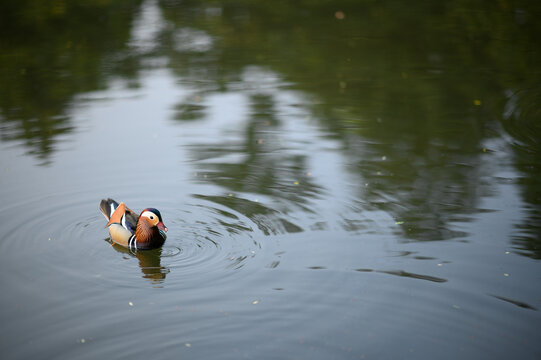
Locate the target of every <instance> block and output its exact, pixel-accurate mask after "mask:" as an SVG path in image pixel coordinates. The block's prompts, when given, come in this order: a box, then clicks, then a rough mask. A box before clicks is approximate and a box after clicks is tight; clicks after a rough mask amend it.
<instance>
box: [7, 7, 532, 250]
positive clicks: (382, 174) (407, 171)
mask: <svg viewBox="0 0 541 360" xmlns="http://www.w3.org/2000/svg"><path fill="white" fill-rule="evenodd" d="M149 9H150V10H149ZM540 10H541V9H540V5H539V3H538V2H535V1H520V2H518V3H516V2H509V1H501V2H498V3H497V4H494V3H492V2H488V1H487V2H481V3H479V2H476V3H474V4H473V3H471V2H470V1H459V2H453V3H448V2H440V3H418V4H409V3H408V4H402V3H401V2H395V1H391V2H385V3H380V2H368V1H367V2H365V1H362V2H358V1H353V0H351V1H341V2H340V3H336V2H330V1H313V2H295V3H291V2H279V3H276V2H264V1H259V2H253V1H250V2H248V1H241V0H239V1H233V2H231V1H228V2H224V3H220V2H216V1H184V2H182V3H181V2H176V1H165V0H164V1H157V2H152V1H149V2H141V1H135V0H133V1H129V0H126V1H122V2H118V1H101V0H100V1H86V2H84V4H74V3H72V2H63V1H55V2H40V1H31V0H28V1H18V2H6V3H3V4H2V5H0V29H1V31H0V47H1V48H2V56H0V80H1V81H0V95H1V96H0V121H1V129H0V131H1V136H2V139H3V140H4V141H15V142H17V143H18V144H21V145H22V146H24V147H25V148H26V149H27V150H28V152H29V153H31V154H33V155H34V156H36V157H37V158H38V159H39V161H40V162H41V163H43V164H47V163H50V161H52V160H51V154H52V153H53V152H54V151H55V148H56V145H55V144H56V142H57V141H59V140H60V139H61V138H62V137H64V136H66V135H69V134H70V133H71V132H73V131H74V130H75V126H76V125H74V123H73V122H72V121H71V119H70V107H71V106H73V103H74V100H75V99H76V97H77V96H78V95H80V94H82V93H85V92H90V91H95V90H99V89H104V88H107V87H108V86H109V84H110V82H111V81H112V80H113V79H117V78H123V79H126V80H128V81H129V83H130V84H132V85H133V86H137V80H138V78H139V76H140V72H141V71H142V70H145V69H148V68H149V67H150V68H152V67H153V66H167V67H168V68H169V69H171V70H172V72H173V73H174V74H175V76H177V77H178V81H179V82H180V83H181V84H183V85H185V86H187V87H189V88H190V89H192V91H193V94H195V95H193V96H189V97H186V98H183V99H181V100H180V101H179V103H178V105H177V106H176V115H175V118H176V119H177V120H178V121H179V122H186V121H192V122H196V121H200V120H204V119H205V118H206V116H208V104H207V103H206V102H205V101H204V99H205V98H207V97H209V96H211V95H216V94H218V95H219V94H225V93H239V94H242V96H244V97H245V98H246V100H247V103H248V111H247V114H248V119H247V121H246V122H245V123H244V124H245V125H244V126H245V128H244V129H243V131H242V134H243V139H242V140H241V141H237V142H232V143H213V142H204V143H201V144H196V145H194V147H193V152H192V154H193V155H192V156H193V158H194V160H195V161H196V165H195V166H196V167H198V171H199V172H201V173H206V174H207V175H208V176H207V177H206V181H210V182H212V183H214V184H215V185H217V186H219V187H221V188H223V189H224V192H225V193H228V192H245V193H253V194H260V195H262V196H267V197H268V198H271V199H273V201H274V203H275V204H276V205H277V206H278V205H281V206H282V207H283V209H284V211H286V212H287V211H289V210H290V209H291V206H295V207H296V208H297V209H301V210H302V211H306V212H309V211H310V208H311V206H310V205H311V204H310V202H311V199H312V198H314V197H315V198H317V197H318V196H322V194H323V192H324V189H323V187H321V186H320V185H319V184H318V183H317V182H316V181H315V180H314V179H313V178H311V177H310V176H309V175H308V174H309V173H310V168H309V165H308V164H309V162H310V159H309V155H310V154H308V153H306V152H305V153H302V151H288V150H287V149H284V147H283V146H282V145H281V144H280V140H279V136H278V135H277V134H280V133H281V132H283V131H284V129H285V127H284V126H285V124H284V121H285V119H286V117H284V116H283V114H280V113H278V111H277V101H278V100H277V94H280V93H281V92H282V91H284V90H288V91H297V92H300V93H303V94H307V96H309V99H310V100H309V101H306V102H303V103H300V104H299V106H301V107H303V109H304V110H305V111H308V112H309V113H310V114H311V115H310V117H311V119H313V120H312V121H313V122H316V123H317V126H318V127H319V128H320V129H321V133H322V134H326V136H327V137H329V138H332V139H333V140H335V141H338V142H339V143H340V144H341V146H340V151H341V152H342V153H343V154H344V156H345V158H346V159H347V160H346V161H347V164H346V168H347V170H348V172H349V173H350V174H351V175H352V176H353V177H354V178H356V182H357V183H358V187H357V188H356V190H355V191H356V194H353V195H352V196H353V197H355V198H357V199H359V201H360V203H361V205H360V206H359V209H358V211H362V210H365V209H381V210H384V211H386V212H388V213H390V214H391V215H392V217H393V218H395V219H396V220H397V222H404V223H407V227H404V232H405V236H406V237H407V238H409V239H411V240H415V241H418V240H423V241H425V240H443V239H451V238H456V237H461V236H464V235H465V234H464V233H463V232H462V231H461V230H460V229H457V228H455V227H453V225H452V224H453V222H457V221H459V222H464V221H466V222H467V221H468V219H469V218H470V217H471V216H472V215H473V214H475V213H478V212H480V211H485V210H486V209H481V208H480V199H481V198H482V197H484V196H487V195H492V193H493V191H494V188H493V186H492V184H491V183H490V180H491V179H494V178H497V177H498V176H499V175H498V168H497V166H495V165H498V161H497V159H496V160H494V154H495V153H497V152H499V151H507V150H508V149H509V148H510V149H512V152H513V159H514V163H513V166H514V168H515V169H516V170H517V172H518V174H519V175H518V176H519V179H518V184H519V186H520V189H521V192H522V197H523V199H524V201H525V203H526V204H528V208H527V209H525V217H524V218H523V221H522V223H520V224H518V225H517V232H516V235H515V237H514V239H513V242H514V245H515V246H516V248H517V250H518V251H520V252H521V253H522V254H524V255H526V256H532V257H535V258H541V227H540V226H539V224H540V223H541V221H540V220H541V193H540V190H539V189H541V183H540V180H539V179H540V178H541V177H540V176H539V175H540V172H541V171H540V170H541V169H540V165H539V164H541V159H540V153H541V152H540V149H539V144H540V141H539V140H540V139H541V136H540V135H541V131H540V125H539V116H540V110H539V109H540V108H539V105H538V104H537V99H538V98H539V96H538V95H539V94H540V88H539V84H540V83H541V82H540V81H539V80H540V79H539V74H540V71H539V64H541V61H540V60H541V59H539V58H540V56H539V55H540V51H539V46H538V34H539V33H541V31H540V30H541V29H540V27H541V25H540V24H539V22H537V21H535V18H536V16H535V15H536V14H539V12H540ZM337 11H339V13H338V12H337ZM149 14H150V15H149ZM337 14H339V15H337ZM144 16H157V17H158V18H157V19H154V21H155V22H156V21H158V22H161V25H160V26H156V27H155V28H154V29H151V30H148V31H153V32H154V34H153V35H152V36H154V37H153V38H151V39H150V40H149V39H147V41H146V42H137V41H134V39H133V36H134V30H133V29H134V27H136V26H138V25H137V21H140V19H141V17H144ZM163 24H165V25H163ZM142 36H143V37H144V36H146V35H145V33H143V35H142ZM145 44H147V45H148V44H150V45H151V46H145ZM153 59H166V61H159V62H157V63H156V62H153V61H152V60H153ZM155 64H159V65H155ZM253 68H256V69H268V70H269V72H270V73H274V74H279V76H280V78H281V80H280V81H278V82H275V83H271V84H267V85H268V87H269V88H268V89H271V90H272V91H267V90H268V89H264V87H265V86H266V85H265V84H261V83H257V84H254V83H253V82H250V79H249V78H247V77H246V74H247V69H253ZM262 89H263V90H262ZM509 135H510V136H511V137H512V140H508V136H509ZM235 154H237V155H239V156H237V157H235V156H234V155H235ZM226 155H233V156H231V159H232V160H227V159H229V158H227V156H226ZM218 158H219V159H218ZM201 159H206V160H207V161H205V162H202V161H199V160H201ZM208 159H211V161H208ZM224 159H225V160H224ZM490 159H491V160H490ZM489 160H490V161H489ZM296 182H298V184H296ZM366 184H369V186H366ZM215 201H217V202H220V203H225V204H228V203H229V202H231V199H227V197H216V198H215ZM232 206H233V205H232ZM346 220H347V219H344V222H345V223H347V221H346ZM284 226H285V228H286V229H289V230H291V231H300V230H301V229H302V226H299V225H296V224H293V223H289V224H287V226H286V225H284ZM348 226H349V227H352V228H353V229H354V228H355V224H352V223H348ZM289 230H287V231H289Z"/></svg>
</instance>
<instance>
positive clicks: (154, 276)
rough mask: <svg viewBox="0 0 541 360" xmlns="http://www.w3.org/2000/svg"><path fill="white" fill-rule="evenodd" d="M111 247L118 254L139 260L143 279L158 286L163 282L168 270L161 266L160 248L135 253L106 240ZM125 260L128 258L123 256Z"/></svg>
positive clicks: (135, 251)
mask: <svg viewBox="0 0 541 360" xmlns="http://www.w3.org/2000/svg"><path fill="white" fill-rule="evenodd" d="M107 241H108V242H109V243H110V244H111V245H112V247H113V248H114V249H115V250H116V251H118V252H119V253H122V254H125V255H128V256H130V257H135V258H137V260H139V268H141V272H142V273H143V276H142V277H143V278H144V279H148V280H150V281H151V282H152V283H154V284H158V283H161V282H163V280H165V277H166V276H167V274H168V273H169V271H170V269H169V268H167V267H165V266H162V265H161V257H162V248H159V249H154V250H145V251H137V250H130V249H128V248H125V247H124V246H121V245H118V244H116V243H114V242H112V241H111V240H109V239H108V240H107ZM124 257H125V258H128V257H126V256H124Z"/></svg>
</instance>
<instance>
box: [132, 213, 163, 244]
mask: <svg viewBox="0 0 541 360" xmlns="http://www.w3.org/2000/svg"><path fill="white" fill-rule="evenodd" d="M139 222H142V224H145V226H146V227H148V228H154V227H155V228H158V231H159V232H160V235H161V236H162V237H163V238H164V239H165V238H166V237H167V236H166V235H165V233H166V232H167V227H166V226H165V225H164V223H163V220H162V214H160V212H159V211H158V210H157V209H154V208H147V209H145V210H143V211H142V212H141V215H140V216H139V221H138V223H139Z"/></svg>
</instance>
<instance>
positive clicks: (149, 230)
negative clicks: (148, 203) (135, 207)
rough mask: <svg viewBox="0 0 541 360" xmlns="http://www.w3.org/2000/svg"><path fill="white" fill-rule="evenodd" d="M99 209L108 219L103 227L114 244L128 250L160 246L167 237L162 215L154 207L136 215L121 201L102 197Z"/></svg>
mask: <svg viewBox="0 0 541 360" xmlns="http://www.w3.org/2000/svg"><path fill="white" fill-rule="evenodd" d="M100 211H101V213H102V214H103V216H105V218H106V219H107V221H108V222H107V225H105V227H108V228H109V235H110V236H111V240H112V241H113V243H115V244H118V245H122V246H124V247H127V248H128V249H130V250H131V249H134V250H149V249H156V248H159V247H161V246H162V245H163V243H164V242H165V239H166V238H167V236H166V234H165V233H166V232H167V227H166V226H165V225H164V224H163V220H162V215H161V214H160V212H159V211H158V210H156V209H154V208H146V209H145V210H143V211H142V212H141V214H140V215H139V216H137V214H136V213H135V212H133V211H132V210H130V209H129V208H127V207H126V205H125V204H124V203H123V202H121V203H120V204H119V203H117V202H116V201H114V200H113V199H107V200H105V199H103V200H102V201H101V203H100Z"/></svg>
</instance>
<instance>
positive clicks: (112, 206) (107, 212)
mask: <svg viewBox="0 0 541 360" xmlns="http://www.w3.org/2000/svg"><path fill="white" fill-rule="evenodd" d="M117 208H118V203H117V202H116V201H114V200H113V199H111V198H109V199H107V200H105V199H103V200H102V201H101V203H100V211H101V213H102V214H103V216H105V219H106V220H107V221H109V220H110V219H111V215H113V213H114V212H115V210H116V209H117Z"/></svg>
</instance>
